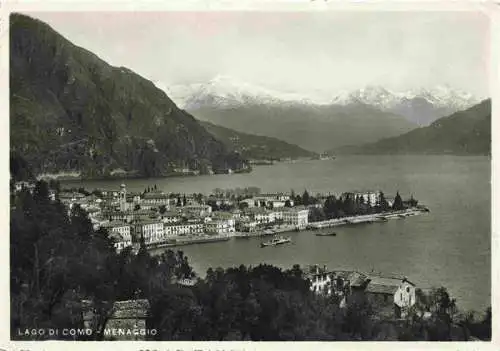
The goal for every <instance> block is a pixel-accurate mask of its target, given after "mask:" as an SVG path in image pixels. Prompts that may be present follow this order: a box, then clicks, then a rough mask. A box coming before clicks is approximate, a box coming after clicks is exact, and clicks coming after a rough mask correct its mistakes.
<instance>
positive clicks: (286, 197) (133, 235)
mask: <svg viewBox="0 0 500 351" xmlns="http://www.w3.org/2000/svg"><path fill="white" fill-rule="evenodd" d="M33 186H34V185H33V184H31V183H26V184H24V183H19V184H18V183H16V184H15V189H14V191H19V190H21V189H23V188H28V189H29V190H30V191H32V190H33ZM199 195H201V194H198V195H196V194H193V195H184V196H183V197H182V198H180V197H179V196H174V195H173V194H166V193H164V192H163V191H160V190H157V189H149V188H148V190H147V191H145V192H142V193H140V192H128V191H127V188H126V186H125V185H124V184H122V185H121V187H120V189H115V190H111V191H99V192H93V193H92V194H88V193H87V195H85V194H83V193H82V192H76V191H71V192H64V191H63V192H59V193H58V194H57V197H58V199H59V200H60V201H61V202H62V203H64V204H65V205H66V206H67V207H68V213H70V211H71V210H72V208H73V206H75V205H79V206H80V207H81V208H82V209H84V210H85V211H86V212H87V213H88V215H89V218H90V220H91V222H92V224H93V225H94V229H96V230H97V229H99V228H106V229H107V230H108V232H109V233H110V235H111V236H112V237H113V239H114V241H115V242H116V248H117V250H122V249H123V248H125V247H127V246H131V245H132V246H133V245H134V244H138V243H139V242H140V241H141V240H144V242H145V244H146V245H149V246H155V245H158V244H162V243H168V242H170V241H172V240H174V239H176V238H182V237H196V236H207V235H208V236H214V235H216V236H231V235H232V233H235V232H248V233H252V232H259V231H263V230H266V229H273V228H275V227H276V226H286V227H287V228H289V229H292V230H294V229H297V230H301V229H305V228H306V227H307V226H308V223H309V212H310V210H311V208H312V207H320V208H321V207H322V206H323V203H324V201H325V200H326V198H327V197H328V196H330V195H332V194H318V195H317V196H316V199H317V200H318V201H317V202H316V203H315V204H314V205H308V206H297V205H296V204H295V203H294V202H295V199H294V198H293V196H292V195H291V194H287V193H271V194H258V195H256V194H255V195H253V196H252V195H250V196H246V197H245V198H238V199H236V198H231V197H228V196H227V195H226V196H224V194H222V193H216V194H215V195H210V196H208V197H206V196H203V195H202V196H201V197H200V196H199ZM380 195H381V192H380V191H353V192H348V193H342V194H338V195H337V197H343V198H345V197H347V196H350V197H351V198H363V200H364V201H363V202H364V203H365V204H369V205H370V206H375V205H376V204H377V203H378V201H379V200H380ZM49 196H50V198H51V199H53V200H54V199H55V198H56V194H55V192H54V191H53V190H50V194H49Z"/></svg>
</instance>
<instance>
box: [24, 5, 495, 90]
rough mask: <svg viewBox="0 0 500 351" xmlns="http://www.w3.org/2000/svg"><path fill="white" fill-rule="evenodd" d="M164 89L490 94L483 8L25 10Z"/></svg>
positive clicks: (114, 62)
mask: <svg viewBox="0 0 500 351" xmlns="http://www.w3.org/2000/svg"><path fill="white" fill-rule="evenodd" d="M27 14H28V15H30V16H32V17H35V18H38V19H40V20H42V21H44V22H46V23H48V24H49V25H51V26H52V27H53V28H54V29H55V30H56V31H58V32H59V33H60V34H62V35H64V36H65V37H66V38H67V39H69V40H71V41H72V42H73V43H74V44H76V45H78V46H82V47H84V48H86V49H88V50H90V51H92V52H94V53H95V54H97V55H98V56H99V57H101V58H102V59H104V60H105V61H107V62H108V63H110V64H112V65H115V66H125V67H128V68H130V69H132V70H133V71H135V72H136V73H138V74H140V75H142V76H144V77H146V78H148V79H150V80H152V81H154V82H157V83H159V84H162V85H163V86H169V85H178V84H190V83H204V82H207V81H210V80H211V79H213V78H215V77H217V76H220V75H223V76H230V77H234V78H235V79H236V80H238V81H244V82H248V83H250V84H255V85H260V86H263V87H267V88H269V89H274V90H279V91H283V92H291V93H312V92H315V91H321V92H328V93H330V92H331V93H332V94H335V92H338V91H345V90H353V89H359V88H362V87H365V86H367V85H380V86H383V87H385V88H387V89H391V90H394V91H405V90H409V89H420V88H433V87H435V86H437V85H448V86H450V87H452V88H456V89H461V90H464V91H467V92H470V93H472V94H474V95H476V96H477V97H486V96H488V76H489V74H488V64H489V52H488V47H489V45H490V41H489V40H490V39H489V22H488V18H487V17H486V16H485V15H484V14H481V13H479V12H429V11H428V12H380V11H378V12H367V11H363V12H359V11H356V12H346V11H343V12H340V11H335V12H333V11H330V12H305V11H302V12H282V13H278V12H232V11H221V12H113V13H111V12H108V13H106V12H94V13H92V12H66V13H61V12H59V13H57V12H36V13H27Z"/></svg>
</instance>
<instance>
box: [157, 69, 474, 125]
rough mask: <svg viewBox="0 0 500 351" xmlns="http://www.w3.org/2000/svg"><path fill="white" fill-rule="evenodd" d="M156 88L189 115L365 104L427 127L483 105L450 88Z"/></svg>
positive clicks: (222, 80) (233, 83)
mask: <svg viewBox="0 0 500 351" xmlns="http://www.w3.org/2000/svg"><path fill="white" fill-rule="evenodd" d="M156 85H157V86H158V87H159V88H160V89H163V90H165V91H166V92H167V94H168V95H169V96H170V97H171V98H172V99H173V100H174V102H175V103H176V104H177V105H178V106H179V107H181V108H183V109H186V110H188V111H196V110H198V109H200V108H204V107H211V108H228V107H232V108H234V107H238V106H249V105H283V104H285V105H290V104H300V105H340V106H350V105H356V104H365V105H370V106H372V107H376V108H378V109H380V110H382V111H388V112H391V113H395V114H399V115H401V116H403V117H405V118H406V119H408V120H409V121H412V122H414V123H417V124H419V125H427V124H429V123H432V122H433V121H434V120H436V119H437V118H439V117H443V116H445V115H448V114H451V113H453V112H456V111H459V110H464V109H467V108H469V107H470V106H472V105H474V104H476V103H478V102H479V101H480V99H478V98H476V97H474V96H472V94H470V93H467V92H463V91H460V90H457V89H452V88H451V87H449V86H446V85H442V86H437V87H434V88H431V89H416V90H408V91H403V92H395V91H391V90H388V89H386V88H384V87H381V86H375V85H369V86H367V87H364V88H361V89H357V90H354V91H340V92H336V93H332V92H329V91H327V92H325V91H315V92H310V93H308V94H303V93H297V92H294V93H292V92H282V91H277V90H272V89H268V88H265V87H262V86H258V85H254V84H251V83H247V82H244V81H241V80H238V79H235V78H233V77H229V76H217V77H215V78H214V79H212V80H210V81H208V82H206V83H194V84H188V85H171V86H168V87H164V86H163V85H162V84H160V83H157V84H156ZM332 96H333V97H332Z"/></svg>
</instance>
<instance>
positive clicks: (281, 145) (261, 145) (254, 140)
mask: <svg viewBox="0 0 500 351" xmlns="http://www.w3.org/2000/svg"><path fill="white" fill-rule="evenodd" d="M200 123H201V125H202V126H203V127H204V128H205V129H206V130H208V132H209V133H211V134H212V135H213V136H214V137H216V138H217V140H220V141H222V142H223V143H224V144H225V145H226V146H227V147H228V148H231V149H233V150H234V151H236V152H238V153H240V154H241V155H242V156H243V157H244V158H246V159H253V160H281V159H297V158H302V157H313V156H317V154H316V153H314V152H312V151H309V150H305V149H303V148H301V147H299V146H297V145H294V144H290V143H287V142H285V141H282V140H279V139H276V138H271V137H267V136H260V135H255V134H248V133H243V132H238V131H235V130H233V129H229V128H226V127H223V126H219V125H216V124H213V123H210V122H206V121H200Z"/></svg>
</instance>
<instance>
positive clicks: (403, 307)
mask: <svg viewBox="0 0 500 351" xmlns="http://www.w3.org/2000/svg"><path fill="white" fill-rule="evenodd" d="M415 302H416V296H415V284H413V283H412V282H410V281H408V280H407V279H403V280H402V281H401V284H400V285H399V287H398V289H397V290H396V292H395V293H394V304H395V305H396V306H397V310H398V312H397V313H398V314H399V316H400V317H402V318H405V317H406V316H407V313H408V309H409V308H410V307H411V306H413V305H415Z"/></svg>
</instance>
